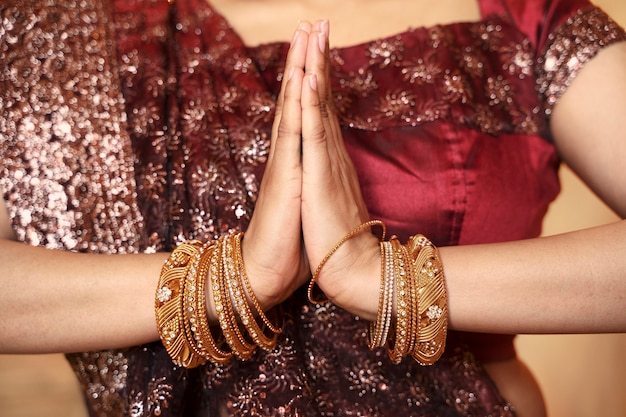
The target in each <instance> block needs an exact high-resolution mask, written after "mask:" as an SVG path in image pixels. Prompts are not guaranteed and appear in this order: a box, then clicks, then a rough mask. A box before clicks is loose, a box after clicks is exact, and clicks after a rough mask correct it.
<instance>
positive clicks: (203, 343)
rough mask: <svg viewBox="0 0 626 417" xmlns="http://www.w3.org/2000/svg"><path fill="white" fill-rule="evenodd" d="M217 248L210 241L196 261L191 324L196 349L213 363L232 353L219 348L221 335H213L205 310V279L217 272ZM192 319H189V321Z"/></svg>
mask: <svg viewBox="0 0 626 417" xmlns="http://www.w3.org/2000/svg"><path fill="white" fill-rule="evenodd" d="M217 249H218V248H217V247H216V245H215V243H212V244H211V245H210V247H208V248H207V250H206V251H205V253H204V254H203V255H202V258H201V259H200V261H199V262H198V276H199V278H200V279H198V282H197V287H198V288H197V296H196V315H194V316H192V319H193V320H194V321H193V322H192V323H191V325H192V330H193V331H194V335H195V339H196V344H197V345H198V349H200V351H201V352H202V353H203V356H204V357H205V358H206V359H207V360H209V361H211V362H213V363H226V362H229V361H230V360H231V359H232V357H233V353H232V351H230V350H228V351H226V350H223V349H222V348H221V346H222V345H224V344H225V339H224V337H223V336H222V337H221V340H216V339H215V337H214V336H213V332H212V331H211V327H210V326H209V323H208V319H207V310H206V309H207V306H206V297H207V296H206V285H207V281H210V279H211V278H210V274H214V273H217V271H218V269H217V263H218V262H219V253H218V250H217ZM192 319H190V321H191V320H192ZM194 327H195V330H194Z"/></svg>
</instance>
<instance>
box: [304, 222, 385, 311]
mask: <svg viewBox="0 0 626 417" xmlns="http://www.w3.org/2000/svg"><path fill="white" fill-rule="evenodd" d="M375 225H379V226H380V227H382V229H383V233H382V237H381V238H380V239H381V240H384V239H385V233H386V231H387V229H386V227H385V223H383V222H382V221H380V220H370V221H367V222H365V223H363V224H360V225H359V226H357V227H355V228H354V229H352V230H351V231H350V232H349V233H348V234H347V235H345V236H344V237H343V238H341V240H339V242H337V243H336V244H335V246H333V248H332V249H331V250H330V251H328V253H327V254H326V256H324V258H323V259H322V261H321V262H320V263H319V265H318V266H317V268H315V272H314V273H313V276H312V277H311V281H309V288H308V290H307V296H308V298H309V302H311V303H313V304H322V303H325V302H328V301H330V300H329V299H325V300H314V299H313V288H314V287H315V282H316V281H317V277H318V276H319V274H320V271H321V270H322V267H323V266H324V264H326V262H328V260H329V259H330V257H331V256H333V254H334V253H335V252H337V250H338V249H339V248H340V247H341V245H343V244H344V243H346V242H347V241H348V240H350V239H352V238H353V237H354V236H356V235H357V234H358V233H359V232H361V231H363V230H364V229H366V228H368V227H372V226H375Z"/></svg>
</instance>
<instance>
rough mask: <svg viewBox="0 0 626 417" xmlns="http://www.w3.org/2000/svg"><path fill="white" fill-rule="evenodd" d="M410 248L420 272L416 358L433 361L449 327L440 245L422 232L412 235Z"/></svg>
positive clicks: (418, 277) (414, 353)
mask: <svg viewBox="0 0 626 417" xmlns="http://www.w3.org/2000/svg"><path fill="white" fill-rule="evenodd" d="M407 248H408V250H409V253H410V254H411V257H412V259H413V263H414V266H415V271H416V275H417V285H418V299H419V311H418V319H419V332H418V340H417V344H416V346H415V349H414V350H413V352H412V356H413V358H415V360H417V361H418V362H419V363H420V364H422V365H432V364H433V363H435V362H436V361H437V360H438V359H439V358H440V357H441V355H442V354H443V352H444V349H445V345H446V336H447V330H448V300H447V293H446V285H445V284H446V283H445V276H444V273H443V265H442V263H441V259H440V257H439V251H438V250H437V248H436V247H435V246H434V245H433V244H432V243H431V242H430V240H428V239H427V238H426V237H424V236H423V235H415V236H412V237H411V238H410V239H409V241H408V242H407Z"/></svg>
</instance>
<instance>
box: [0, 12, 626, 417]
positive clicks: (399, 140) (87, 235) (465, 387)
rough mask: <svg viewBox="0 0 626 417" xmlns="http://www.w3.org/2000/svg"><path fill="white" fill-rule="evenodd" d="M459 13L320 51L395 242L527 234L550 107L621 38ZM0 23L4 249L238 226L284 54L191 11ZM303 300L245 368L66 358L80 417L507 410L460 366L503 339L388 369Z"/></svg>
mask: <svg viewBox="0 0 626 417" xmlns="http://www.w3.org/2000/svg"><path fill="white" fill-rule="evenodd" d="M480 6H481V10H482V14H483V18H482V19H481V21H478V22H465V23H457V24H451V25H445V26H435V27H428V28H414V29H409V30H407V31H405V32H403V33H400V34H398V35H395V36H391V37H388V38H384V39H377V40H373V41H371V42H366V43H363V44H360V45H355V46H352V47H347V48H342V49H334V50H333V51H332V56H331V62H332V76H333V89H334V94H335V100H336V103H337V108H338V109H339V113H340V121H341V124H342V131H343V134H344V138H345V140H346V145H347V147H348V151H349V152H350V154H351V156H352V158H353V160H354V162H355V165H356V168H357V171H358V174H359V178H360V181H361V185H362V188H363V194H364V196H365V198H366V201H367V203H368V207H369V209H370V212H371V216H372V217H373V218H379V219H382V220H384V221H385V222H386V223H387V225H388V228H389V231H390V232H391V233H394V234H397V235H398V236H400V237H401V238H403V239H404V238H406V237H408V236H409V235H411V234H414V233H417V232H419V233H424V234H425V235H427V236H429V237H430V238H431V239H432V240H433V241H434V242H435V243H436V244H438V245H459V244H471V243H482V242H496V241H504V240H511V239H521V238H528V237H533V236H537V235H538V234H539V233H540V226H541V219H542V217H543V215H544V214H545V211H546V208H547V205H548V204H549V202H550V201H551V200H552V199H553V198H554V197H555V195H556V194H557V192H558V189H559V186H558V180H557V172H556V170H557V166H558V158H557V155H556V152H555V150H554V147H553V145H552V144H551V142H550V136H549V115H550V112H551V109H552V107H553V106H554V105H555V103H557V102H558V99H559V97H560V96H561V94H562V93H563V92H564V91H565V90H566V88H567V86H568V85H569V83H570V82H571V80H572V79H573V78H574V77H575V76H576V74H577V72H578V71H579V69H580V68H582V66H583V65H584V63H585V62H587V61H588V60H589V59H591V58H592V57H593V56H594V55H595V54H596V53H597V52H598V51H599V50H601V49H602V48H604V47H606V46H608V45H610V44H612V43H614V42H617V41H623V40H625V39H626V36H625V34H624V32H623V31H622V30H621V29H620V28H619V27H617V26H616V25H615V24H614V23H613V22H612V21H611V20H610V19H609V18H608V17H607V16H606V15H605V14H604V13H603V12H602V11H600V10H599V9H597V8H595V7H593V6H592V5H591V4H589V3H588V2H586V1H581V0H573V1H572V0H569V1H565V0H563V1H558V0H554V1H543V0H535V1H525V2H518V1H514V0H508V1H507V0H502V1H495V0H491V1H481V2H480ZM0 23H1V26H0V109H1V111H2V116H1V117H0V139H1V141H0V155H1V158H2V166H1V170H0V188H2V191H3V193H4V198H5V200H6V202H7V205H8V208H9V214H10V217H11V219H12V221H13V227H14V230H15V233H16V236H17V237H18V239H19V240H21V241H23V242H25V243H27V244H30V245H38V246H44V247H48V248H51V249H63V250H73V251H82V252H94V253H136V252H155V251H162V250H171V249H172V248H173V247H174V246H175V245H176V244H177V243H178V242H181V241H182V240H184V239H188V238H200V239H213V238H215V237H217V236H219V235H221V234H224V233H227V232H228V231H229V230H233V229H240V230H245V228H246V225H247V223H248V221H249V219H250V216H251V212H252V210H253V208H254V203H255V199H256V195H257V191H258V186H259V182H260V180H261V177H262V173H263V167H264V163H265V161H266V158H267V154H268V149H269V146H270V143H269V139H270V137H269V131H270V125H271V122H272V118H273V114H274V109H275V100H276V96H277V94H278V92H279V85H280V80H281V78H282V74H283V69H284V68H283V63H284V60H285V56H286V52H287V49H288V45H287V44H285V43H276V44H269V45H262V46H258V47H254V48H251V47H247V46H246V45H244V44H243V43H242V41H241V39H240V38H239V36H238V35H237V33H236V32H235V31H234V30H233V29H232V28H231V27H230V26H229V25H228V22H226V21H225V20H224V19H223V18H222V16H220V15H219V14H218V13H216V12H215V11H214V10H213V9H212V8H211V6H210V4H209V3H207V2H205V0H176V1H175V2H168V1H167V0H145V1H138V0H130V1H123V0H111V1H95V0H82V1H80V2H74V1H62V2H61V1H56V0H43V1H34V0H21V1H13V0H9V1H4V2H3V3H2V5H1V6H0ZM277 215H278V213H277ZM155 285H156V278H155ZM305 299H306V298H305V297H304V295H303V294H302V292H297V293H296V294H294V296H293V297H292V298H291V299H289V300H288V301H287V302H286V303H285V306H284V309H285V311H286V317H287V324H286V329H285V332H284V335H283V336H282V338H281V340H280V343H279V345H278V347H277V348H276V349H275V350H274V351H272V352H258V354H256V355H255V356H254V357H253V358H252V359H250V360H249V361H245V362H242V361H235V362H233V363H231V364H228V365H225V366H215V365H210V364H209V365H206V366H202V367H200V368H197V369H194V370H185V369H181V368H177V367H175V366H174V365H173V364H172V362H171V360H170V359H169V357H168V356H167V354H166V352H165V351H164V349H163V348H162V346H161V345H160V343H158V342H155V343H153V344H150V345H146V346H139V347H135V348H131V349H125V350H119V351H106V352H87V353H82V354H72V355H68V360H69V361H70V363H71V364H72V366H73V368H74V370H75V371H76V374H77V376H78V378H79V380H80V382H81V384H82V386H83V388H84V392H85V398H86V403H87V405H88V408H89V412H90V415H91V416H107V417H115V416H133V417H140V416H167V417H179V416H222V415H231V416H243V415H245V416H255V415H257V416H278V415H291V416H296V415H298V416H320V415H324V416H340V415H353V416H356V415H360V416H365V415H368V416H374V415H376V416H378V415H407V416H409V415H410V416H476V415H480V416H512V415H514V411H513V410H512V409H511V407H510V406H509V405H508V404H507V403H506V401H505V400H504V399H503V398H502V397H501V395H500V394H499V392H498V391H497V389H496V388H495V386H494V385H493V383H492V381H491V380H490V379H489V377H488V376H487V375H486V373H485V372H484V370H483V368H482V367H481V365H480V363H481V360H493V359H497V358H508V357H512V356H514V354H515V353H514V351H513V349H512V336H506V335H504V336H494V335H469V334H462V333H457V332H451V334H450V339H449V348H448V351H447V353H446V354H445V355H444V357H443V358H442V359H441V360H440V361H439V362H438V363H437V364H436V365H434V366H431V367H420V366H419V365H417V364H416V363H414V362H412V361H411V360H405V361H404V362H402V363H401V364H400V365H392V364H391V363H390V362H389V361H388V359H387V358H386V353H385V352H384V351H375V352H370V351H369V350H368V348H367V346H366V331H367V324H366V323H364V322H363V321H362V320H360V319H359V318H358V317H354V316H351V315H350V314H347V313H346V312H344V311H342V310H340V309H337V308H336V307H334V306H333V305H330V304H326V305H321V306H313V305H309V304H308V303H307V302H306V301H305Z"/></svg>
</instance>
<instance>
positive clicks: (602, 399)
mask: <svg viewBox="0 0 626 417" xmlns="http://www.w3.org/2000/svg"><path fill="white" fill-rule="evenodd" d="M520 1H522V0H520ZM597 4H599V5H600V6H602V7H603V8H604V9H605V10H607V11H608V12H609V13H610V14H611V15H612V16H613V17H615V18H616V20H618V21H619V22H620V23H621V24H622V25H626V0H598V1H597ZM625 71H626V69H625ZM625 139H626V138H625ZM561 178H562V181H563V192H562V194H561V195H560V196H559V198H558V200H557V201H556V202H555V204H554V205H553V207H552V209H551V210H550V213H549V215H548V218H547V221H546V225H545V233H546V234H554V233H559V232H564V231H568V230H572V229H575V228H579V227H586V226H593V225H597V224H602V223H607V222H610V221H614V220H617V217H616V216H615V214H613V213H612V212H611V211H610V210H608V209H607V208H606V207H605V206H604V205H603V204H602V203H601V202H599V201H598V200H597V199H596V198H595V197H594V196H593V195H592V194H591V193H590V192H589V190H588V189H587V188H586V187H585V186H584V185H582V184H581V183H580V181H578V180H577V179H576V178H575V177H574V176H573V175H572V174H571V172H570V171H569V170H567V169H563V170H562V172H561ZM517 347H518V350H519V352H520V355H521V356H522V357H523V358H524V359H526V360H527V362H528V364H529V366H530V367H531V369H532V370H533V371H534V373H535V374H536V376H537V378H538V380H539V383H540V384H541V386H542V388H543V391H544V395H545V397H546V401H547V404H548V409H549V412H550V416H551V417H566V416H567V417H599V416H602V417H626V335H558V336H553V335H549V336H544V335H542V336H520V337H519V338H518V342H517ZM86 415H87V414H86V412H85V410H84V407H83V405H82V399H81V396H80V394H79V391H78V386H77V383H76V381H75V380H74V377H73V375H72V373H71V371H70V369H69V366H68V365H67V363H66V362H65V360H64V358H63V356H62V355H23V356H16V355H0V417H86Z"/></svg>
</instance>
